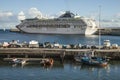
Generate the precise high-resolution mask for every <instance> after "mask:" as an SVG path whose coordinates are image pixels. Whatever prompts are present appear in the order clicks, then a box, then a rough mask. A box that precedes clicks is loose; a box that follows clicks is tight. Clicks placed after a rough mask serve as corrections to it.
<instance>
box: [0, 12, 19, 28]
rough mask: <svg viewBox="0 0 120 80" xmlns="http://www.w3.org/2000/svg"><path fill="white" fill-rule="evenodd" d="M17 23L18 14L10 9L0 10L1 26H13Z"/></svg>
mask: <svg viewBox="0 0 120 80" xmlns="http://www.w3.org/2000/svg"><path fill="white" fill-rule="evenodd" d="M16 23H17V15H15V14H13V12H10V11H0V28H12V27H13V26H15V25H16Z"/></svg>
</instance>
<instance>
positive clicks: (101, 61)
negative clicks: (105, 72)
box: [81, 56, 108, 67]
mask: <svg viewBox="0 0 120 80" xmlns="http://www.w3.org/2000/svg"><path fill="white" fill-rule="evenodd" d="M81 63H82V64H86V65H91V66H101V67H104V66H107V64H108V62H107V60H106V59H105V58H101V57H88V56H83V57H82V58H81Z"/></svg>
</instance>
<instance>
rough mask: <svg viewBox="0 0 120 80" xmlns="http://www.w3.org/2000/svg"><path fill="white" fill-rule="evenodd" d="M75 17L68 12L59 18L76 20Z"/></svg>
mask: <svg viewBox="0 0 120 80" xmlns="http://www.w3.org/2000/svg"><path fill="white" fill-rule="evenodd" d="M74 17H75V15H74V14H73V13H71V12H70V11H66V12H65V13H64V14H62V15H61V16H60V17H59V18H74Z"/></svg>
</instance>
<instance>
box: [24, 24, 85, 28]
mask: <svg viewBox="0 0 120 80" xmlns="http://www.w3.org/2000/svg"><path fill="white" fill-rule="evenodd" d="M26 27H27V28H42V27H46V28H50V27H51V28H70V25H29V26H26ZM72 27H73V28H82V27H83V26H72Z"/></svg>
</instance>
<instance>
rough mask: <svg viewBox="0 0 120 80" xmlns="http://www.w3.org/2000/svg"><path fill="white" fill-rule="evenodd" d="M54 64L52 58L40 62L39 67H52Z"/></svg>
mask: <svg viewBox="0 0 120 80" xmlns="http://www.w3.org/2000/svg"><path fill="white" fill-rule="evenodd" d="M53 63H54V60H53V59H52V58H50V59H45V60H42V61H41V62H40V64H41V65H43V66H52V65H53Z"/></svg>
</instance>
